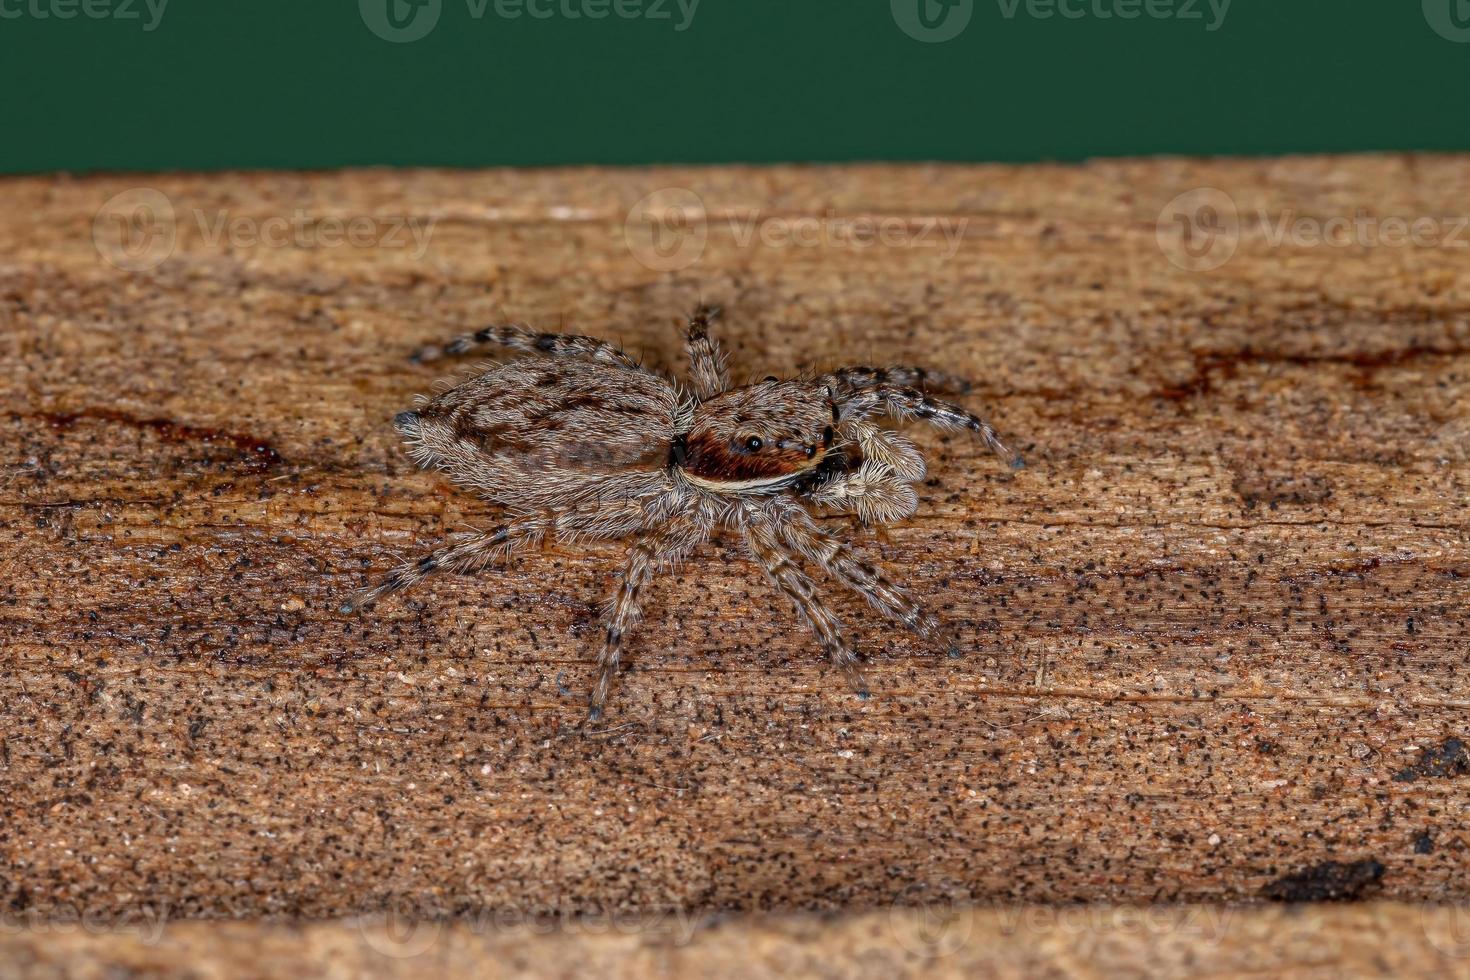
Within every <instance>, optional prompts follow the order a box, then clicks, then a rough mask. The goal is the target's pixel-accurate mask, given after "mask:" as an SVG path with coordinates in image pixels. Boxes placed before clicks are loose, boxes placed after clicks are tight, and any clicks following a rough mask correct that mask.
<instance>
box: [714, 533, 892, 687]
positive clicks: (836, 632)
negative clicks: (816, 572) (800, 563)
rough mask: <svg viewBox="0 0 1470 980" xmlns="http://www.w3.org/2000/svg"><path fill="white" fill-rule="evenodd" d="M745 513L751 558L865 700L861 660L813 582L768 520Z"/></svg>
mask: <svg viewBox="0 0 1470 980" xmlns="http://www.w3.org/2000/svg"><path fill="white" fill-rule="evenodd" d="M746 514H747V517H746V520H747V523H746V524H745V525H744V527H743V528H742V530H743V531H744V535H745V544H746V547H747V548H748V549H749V550H750V554H751V557H753V558H755V560H756V561H758V562H759V563H760V566H761V571H763V572H765V574H766V578H768V579H770V581H771V584H773V585H774V586H776V588H777V589H779V590H780V591H781V592H782V593H783V594H784V595H785V596H786V597H787V598H788V599H790V600H791V603H792V605H794V606H795V607H796V611H797V614H798V615H800V616H801V618H802V620H803V621H804V622H805V623H806V624H807V627H808V628H810V629H811V631H812V632H813V633H815V634H816V637H817V642H819V643H820V644H821V645H822V649H823V650H825V651H826V652H827V655H828V656H829V657H831V658H832V663H833V665H834V666H835V667H837V669H838V670H840V671H842V673H843V674H844V675H845V676H846V677H847V679H848V682H849V683H850V684H851V685H852V688H853V691H854V692H856V694H857V696H858V697H860V698H862V699H864V700H866V699H867V698H868V697H869V696H870V692H869V688H868V680H867V678H866V677H865V676H864V674H863V670H862V663H861V660H860V659H859V657H858V653H857V651H856V650H855V649H854V648H853V646H852V644H851V643H850V642H849V641H848V639H847V638H846V636H844V635H843V631H842V624H841V623H840V622H839V621H838V619H837V617H836V616H835V615H833V613H832V611H831V610H830V609H828V608H827V604H826V603H825V602H823V601H822V598H821V596H820V595H819V594H818V592H817V586H816V583H815V582H813V581H812V579H811V576H809V575H807V573H806V572H803V571H802V570H801V569H800V568H798V567H797V565H796V563H795V562H794V561H792V559H791V556H790V555H789V554H788V553H787V551H786V549H785V548H784V547H782V545H781V542H780V541H779V540H778V538H777V535H776V532H775V531H774V530H773V529H772V527H771V526H770V525H769V524H768V523H767V518H765V517H764V516H760V517H756V516H754V514H753V512H752V511H750V510H747V511H746Z"/></svg>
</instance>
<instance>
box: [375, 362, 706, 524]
mask: <svg viewBox="0 0 1470 980" xmlns="http://www.w3.org/2000/svg"><path fill="white" fill-rule="evenodd" d="M679 409H680V401H679V396H678V394H677V393H676V392H675V390H674V388H673V386H672V385H670V384H669V383H668V382H666V381H664V380H663V379H661V378H658V377H655V376H653V375H650V374H644V373H642V372H639V371H629V370H624V369H621V368H614V367H608V366H606V365H600V364H593V363H585V362H576V361H539V360H521V361H512V362H510V363H508V364H498V365H495V366H494V367H492V368H490V369H489V370H487V371H486V372H485V373H483V374H481V375H478V376H477V377H474V378H470V379H468V380H466V381H463V382H461V383H460V384H458V385H455V386H454V387H453V388H450V389H448V390H447V391H445V392H443V393H441V394H439V395H436V396H435V397H433V398H432V399H430V400H429V401H428V402H427V403H425V404H424V405H423V406H421V407H420V408H419V409H418V410H417V411H416V412H405V413H403V415H401V416H399V418H398V419H397V420H395V422H396V424H397V425H398V428H399V431H401V432H403V434H404V435H405V436H406V437H407V439H408V441H409V449H410V452H411V453H412V454H413V456H414V458H415V459H417V460H418V461H419V462H420V463H421V464H423V465H425V466H437V467H439V468H441V469H443V470H444V471H445V472H446V473H448V474H449V476H450V478H451V479H453V480H454V481H455V482H456V483H458V484H460V485H461V486H464V487H466V488H469V489H472V490H474V491H476V492H478V493H480V494H482V495H483V496H485V497H487V498H488V499H490V500H493V501H496V502H497V503H502V504H505V505H507V506H510V507H518V508H527V509H529V508H538V507H547V506H566V505H569V504H574V503H577V502H579V501H582V500H586V499H592V498H599V499H604V500H606V499H616V498H619V497H631V496H641V495H642V494H644V493H647V492H649V491H650V490H652V489H655V488H656V487H657V486H659V485H661V483H662V481H663V480H665V479H666V476H665V470H666V467H667V464H668V460H669V453H670V448H671V445H672V442H673V437H674V432H675V425H676V415H677V413H678V412H679Z"/></svg>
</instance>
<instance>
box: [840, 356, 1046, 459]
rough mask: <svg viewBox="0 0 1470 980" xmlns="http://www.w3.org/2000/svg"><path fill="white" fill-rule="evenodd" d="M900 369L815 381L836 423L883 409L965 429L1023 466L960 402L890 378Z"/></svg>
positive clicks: (847, 371)
mask: <svg viewBox="0 0 1470 980" xmlns="http://www.w3.org/2000/svg"><path fill="white" fill-rule="evenodd" d="M901 370H904V371H906V370H909V369H875V368H842V369H840V370H837V371H833V372H831V373H830V374H826V375H823V376H822V377H820V378H818V379H817V383H818V384H825V385H826V386H827V389H828V391H830V392H831V393H832V400H833V404H834V405H836V406H837V411H838V415H839V422H843V423H846V422H849V421H850V420H861V419H866V418H867V417H868V416H871V415H873V414H875V413H877V412H881V411H883V410H885V409H886V410H887V411H889V412H891V413H892V414H893V415H894V416H896V417H898V418H900V419H918V420H920V421H924V422H928V423H929V424H930V425H933V426H934V427H936V428H939V429H968V430H970V431H971V432H974V433H976V434H977V435H979V436H980V438H981V439H983V440H984V441H985V444H986V445H987V446H989V447H990V448H991V450H992V451H993V452H995V454H996V455H998V456H1000V457H1001V458H1002V459H1004V460H1005V461H1006V462H1007V463H1008V464H1009V465H1010V466H1011V467H1012V468H1013V469H1020V468H1021V467H1023V466H1025V465H1026V463H1025V461H1024V460H1023V459H1022V458H1021V456H1020V455H1019V454H1018V453H1015V452H1013V451H1012V450H1011V449H1010V447H1008V446H1007V445H1006V444H1005V443H1003V442H1001V440H1000V437H999V436H998V435H996V434H995V429H994V428H992V427H991V425H990V423H989V422H987V421H985V420H984V419H982V418H981V417H980V416H978V415H976V414H975V413H973V412H971V411H970V410H969V409H967V408H965V407H964V406H962V405H956V404H955V403H953V402H947V401H944V400H942V399H939V398H934V397H931V396H930V395H929V393H928V392H927V391H925V390H924V389H922V388H919V387H916V386H914V385H911V384H903V383H901V380H897V381H896V380H894V378H893V376H892V375H893V374H894V372H897V371H901ZM914 370H917V369H914ZM900 377H901V378H902V376H900Z"/></svg>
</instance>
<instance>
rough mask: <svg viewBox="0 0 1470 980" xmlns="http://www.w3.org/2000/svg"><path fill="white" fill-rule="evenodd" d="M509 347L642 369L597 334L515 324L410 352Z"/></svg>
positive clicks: (419, 355)
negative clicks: (598, 337) (590, 334)
mask: <svg viewBox="0 0 1470 980" xmlns="http://www.w3.org/2000/svg"><path fill="white" fill-rule="evenodd" d="M491 345H494V346H500V347H508V348H510V349H511V350H514V351H519V352H521V353H524V354H542V355H545V356H547V357H573V358H581V359H583V360H588V361H595V362H597V363H599V364H608V365H611V366H613V367H619V368H627V369H629V370H634V371H639V370H643V366H642V365H641V364H639V363H638V361H637V360H636V359H635V358H633V357H632V356H631V355H630V354H628V353H627V352H625V351H624V350H623V349H622V348H621V347H619V346H618V345H616V344H613V343H609V342H608V341H606V340H599V339H597V338H596V337H586V336H583V335H581V334H564V333H544V332H541V331H537V330H532V329H530V328H529V327H526V326H523V325H521V324H518V323H511V324H492V325H490V326H488V327H481V328H480V329H479V330H476V331H474V332H473V333H467V334H461V335H460V336H458V337H455V338H454V339H453V340H451V341H449V342H448V343H447V344H445V345H444V346H443V347H435V346H432V345H430V346H428V347H421V348H419V349H418V350H417V351H415V352H414V354H413V358H412V359H413V361H414V362H415V363H420V362H424V361H432V360H437V359H438V358H439V357H440V356H441V355H444V354H463V353H465V352H466V351H469V350H472V349H473V348H476V347H485V346H491Z"/></svg>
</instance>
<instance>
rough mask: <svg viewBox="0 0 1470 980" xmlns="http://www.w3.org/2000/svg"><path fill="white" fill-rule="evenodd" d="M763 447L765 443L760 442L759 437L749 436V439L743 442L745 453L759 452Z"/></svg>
mask: <svg viewBox="0 0 1470 980" xmlns="http://www.w3.org/2000/svg"><path fill="white" fill-rule="evenodd" d="M764 445H765V443H764V442H762V441H761V437H760V436H751V437H750V438H749V439H746V440H745V451H746V452H748V453H753V452H756V451H757V450H759V449H760V448H761V447H762V446H764Z"/></svg>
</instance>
